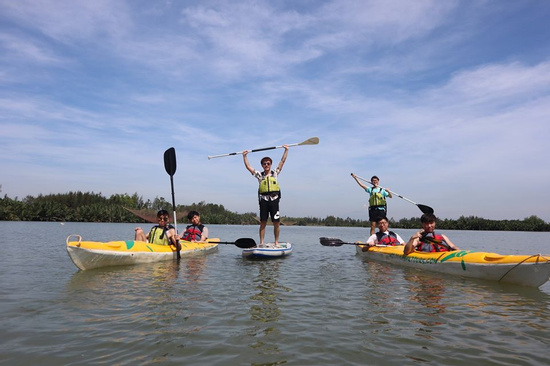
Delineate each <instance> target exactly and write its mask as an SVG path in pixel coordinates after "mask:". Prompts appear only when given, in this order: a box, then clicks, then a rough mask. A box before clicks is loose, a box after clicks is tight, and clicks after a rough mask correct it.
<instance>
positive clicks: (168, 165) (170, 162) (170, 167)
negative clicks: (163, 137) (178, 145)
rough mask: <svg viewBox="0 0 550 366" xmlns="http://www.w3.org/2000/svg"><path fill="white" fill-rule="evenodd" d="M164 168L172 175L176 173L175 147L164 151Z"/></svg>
mask: <svg viewBox="0 0 550 366" xmlns="http://www.w3.org/2000/svg"><path fill="white" fill-rule="evenodd" d="M164 169H166V173H168V175H170V176H173V175H174V173H176V149H174V148H173V147H171V148H169V149H168V150H166V151H165V152H164Z"/></svg>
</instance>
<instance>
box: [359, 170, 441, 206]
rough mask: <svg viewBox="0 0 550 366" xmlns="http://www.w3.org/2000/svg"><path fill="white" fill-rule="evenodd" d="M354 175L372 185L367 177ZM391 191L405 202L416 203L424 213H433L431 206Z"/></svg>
mask: <svg viewBox="0 0 550 366" xmlns="http://www.w3.org/2000/svg"><path fill="white" fill-rule="evenodd" d="M351 175H352V176H353V173H351ZM355 176H356V177H357V179H360V180H362V181H364V182H367V183H369V184H371V185H374V184H372V183H371V181H370V180H368V179H365V178H361V177H360V176H358V175H357V174H356V175H355ZM379 187H380V186H379ZM380 188H382V189H386V188H384V187H380ZM391 193H392V194H395V195H396V196H397V197H399V198H401V199H404V200H405V201H407V202H410V203H412V204H413V205H416V206H417V207H418V208H419V209H420V211H422V212H423V213H426V214H433V213H434V209H433V208H431V207H430V206H426V205H423V204H420V203H416V202H414V201H411V200H410V199H408V198H407V197H403V196H402V195H400V194H399V193H397V192H395V191H391Z"/></svg>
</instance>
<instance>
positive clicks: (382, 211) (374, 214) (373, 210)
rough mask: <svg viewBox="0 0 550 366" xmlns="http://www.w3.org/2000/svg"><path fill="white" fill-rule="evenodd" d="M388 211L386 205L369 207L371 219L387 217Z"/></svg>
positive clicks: (373, 220)
mask: <svg viewBox="0 0 550 366" xmlns="http://www.w3.org/2000/svg"><path fill="white" fill-rule="evenodd" d="M386 211H387V210H386V208H385V207H369V221H370V222H376V221H378V219H381V218H382V217H386V215H387V212H386Z"/></svg>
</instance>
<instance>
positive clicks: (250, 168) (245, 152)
mask: <svg viewBox="0 0 550 366" xmlns="http://www.w3.org/2000/svg"><path fill="white" fill-rule="evenodd" d="M247 155H248V150H245V151H243V161H244V166H245V167H246V170H248V171H249V172H250V174H252V175H254V168H252V166H251V165H250V163H249V162H248V157H247Z"/></svg>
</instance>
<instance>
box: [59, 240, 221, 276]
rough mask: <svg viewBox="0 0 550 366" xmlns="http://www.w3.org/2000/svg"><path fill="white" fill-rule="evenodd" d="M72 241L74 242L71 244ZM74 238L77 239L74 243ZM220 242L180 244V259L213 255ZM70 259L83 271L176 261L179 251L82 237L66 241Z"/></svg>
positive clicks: (187, 242)
mask: <svg viewBox="0 0 550 366" xmlns="http://www.w3.org/2000/svg"><path fill="white" fill-rule="evenodd" d="M71 239H73V241H71ZM74 239H75V240H74ZM219 240H220V239H209V240H208V241H207V242H189V241H183V240H182V241H180V244H181V251H180V254H181V256H182V257H183V256H189V255H197V254H204V253H210V252H213V251H216V250H218V244H217V242H219ZM66 243H67V253H69V257H70V258H71V260H72V261H73V263H74V264H75V266H77V267H78V268H79V269H81V270H87V269H92V268H98V267H107V266H121V265H129V264H136V263H150V262H160V261H166V260H172V259H175V258H176V255H177V253H176V249H175V248H173V247H172V246H169V245H157V244H150V243H146V242H143V241H137V240H126V241H110V242H97V241H82V237H81V236H80V235H69V236H68V237H67V240H66Z"/></svg>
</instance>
